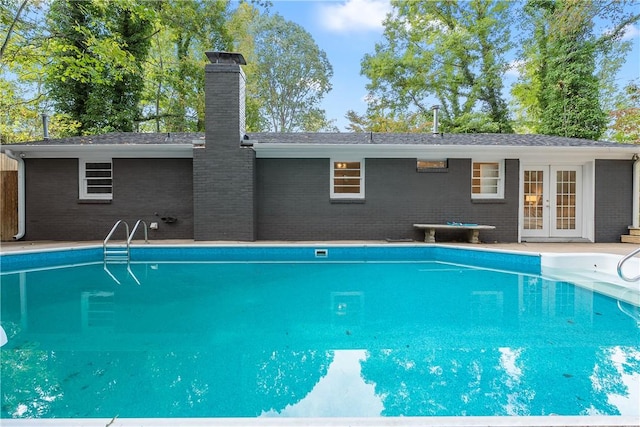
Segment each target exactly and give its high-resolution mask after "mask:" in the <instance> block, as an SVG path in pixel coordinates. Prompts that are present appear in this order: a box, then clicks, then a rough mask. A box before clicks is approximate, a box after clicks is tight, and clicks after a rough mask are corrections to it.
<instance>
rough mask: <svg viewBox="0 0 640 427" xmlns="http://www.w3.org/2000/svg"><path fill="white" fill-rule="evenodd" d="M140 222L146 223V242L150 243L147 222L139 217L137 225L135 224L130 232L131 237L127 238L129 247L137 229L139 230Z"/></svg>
mask: <svg viewBox="0 0 640 427" xmlns="http://www.w3.org/2000/svg"><path fill="white" fill-rule="evenodd" d="M140 223H142V224H143V225H144V242H145V243H149V233H148V232H147V223H146V222H144V221H143V220H141V219H139V220H138V221H136V225H134V226H133V230H132V231H131V234H129V238H128V239H127V247H128V246H129V245H130V244H131V241H132V240H133V236H134V234H136V230H138V226H139V225H140Z"/></svg>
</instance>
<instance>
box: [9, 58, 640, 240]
mask: <svg viewBox="0 0 640 427" xmlns="http://www.w3.org/2000/svg"><path fill="white" fill-rule="evenodd" d="M208 56H209V57H210V59H211V60H212V63H211V64H208V65H207V66H206V68H205V74H206V83H205V85H206V87H205V91H206V132H205V133H204V134H196V133H188V134H187V133H172V134H166V133H163V134H150V133H112V134H105V135H95V136H87V137H73V138H65V139H43V140H41V141H34V142H29V143H21V144H11V145H5V146H3V147H2V151H3V152H4V153H6V154H8V155H9V156H10V157H13V158H15V159H17V160H18V162H19V218H20V221H19V223H20V226H19V232H18V234H17V235H16V238H19V239H26V240H99V239H103V238H104V237H105V235H106V234H107V232H108V231H109V230H110V228H111V226H112V225H113V224H114V222H115V221H117V220H118V219H124V220H126V221H129V222H134V221H135V220H137V219H142V220H144V221H145V222H146V223H147V224H150V223H152V222H155V223H158V229H157V230H151V231H150V238H152V239H154V238H157V239H195V240H225V241H254V240H287V241H295V240H382V239H391V240H396V239H415V240H422V238H423V234H422V232H421V231H420V230H416V229H415V228H414V227H413V224H414V223H439V224H446V223H448V222H461V223H477V224H487V225H494V226H495V227H496V228H495V229H494V230H486V231H483V232H482V233H481V239H482V240H483V241H489V242H492V241H499V242H518V241H534V240H535V241H593V242H618V241H620V236H621V235H623V234H627V232H628V227H629V226H634V227H638V210H639V207H638V202H637V201H638V191H640V190H639V189H638V185H637V181H638V174H639V168H638V164H639V162H638V161H637V159H638V155H637V153H638V152H639V151H640V148H638V147H636V146H633V145H624V144H617V143H610V142H601V141H590V140H581V139H572V138H562V137H552V136H541V135H509V134H440V133H438V132H434V133H433V134H380V133H373V134H371V133H290V134H283V133H250V134H246V133H245V130H244V99H245V98H244V96H245V95H244V85H245V76H244V73H243V72H242V68H241V65H242V64H243V61H244V60H243V59H242V58H241V56H239V55H236V54H225V53H211V52H209V53H208ZM458 237H459V236H458V235H457V234H456V233H454V232H449V233H446V232H442V233H440V232H439V233H438V238H439V239H457V238H458Z"/></svg>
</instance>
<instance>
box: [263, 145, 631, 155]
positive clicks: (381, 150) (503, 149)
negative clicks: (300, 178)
mask: <svg viewBox="0 0 640 427" xmlns="http://www.w3.org/2000/svg"><path fill="white" fill-rule="evenodd" d="M253 149H254V150H255V152H256V157H257V158H330V157H336V156H353V157H360V158H433V159H446V158H478V159H481V158H505V159H508V158H536V157H540V158H547V159H548V158H558V157H571V158H572V159H577V158H581V159H582V158H585V159H596V158H597V159H631V158H632V157H633V155H634V154H640V147H638V146H633V145H629V146H628V147H627V146H620V147H597V146H506V145H420V144H405V145H400V144H313V143H308V144H305V143H295V144H287V143H260V142H254V144H253Z"/></svg>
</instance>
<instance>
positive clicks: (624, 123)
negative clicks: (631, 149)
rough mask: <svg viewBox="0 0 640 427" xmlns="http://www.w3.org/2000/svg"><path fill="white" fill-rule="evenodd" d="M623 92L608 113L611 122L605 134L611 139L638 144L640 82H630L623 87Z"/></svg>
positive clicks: (639, 130) (639, 139)
mask: <svg viewBox="0 0 640 427" xmlns="http://www.w3.org/2000/svg"><path fill="white" fill-rule="evenodd" d="M625 94H626V96H625V98H624V99H623V100H622V102H621V103H620V104H619V105H618V107H617V108H616V109H614V110H612V111H611V113H610V114H609V118H610V119H611V121H612V124H611V129H610V132H609V134H608V135H607V136H608V137H609V138H610V139H611V140H613V141H618V142H631V143H634V144H640V83H638V82H630V83H629V84H628V85H627V86H626V87H625Z"/></svg>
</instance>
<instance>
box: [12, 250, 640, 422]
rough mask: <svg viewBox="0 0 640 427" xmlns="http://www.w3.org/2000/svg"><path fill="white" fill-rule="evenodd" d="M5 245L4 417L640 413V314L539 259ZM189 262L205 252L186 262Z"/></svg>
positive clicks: (458, 253)
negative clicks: (106, 256)
mask: <svg viewBox="0 0 640 427" xmlns="http://www.w3.org/2000/svg"><path fill="white" fill-rule="evenodd" d="M101 257H102V253H101V248H91V249H83V250H73V251H53V252H49V253H27V254H17V255H4V256H2V258H1V259H0V260H1V266H2V271H3V273H2V276H1V278H2V284H1V297H2V300H1V304H2V305H1V308H2V312H1V318H0V320H1V324H2V327H3V329H4V330H5V331H6V333H7V336H8V342H7V344H6V345H4V346H3V347H2V348H1V350H0V351H1V356H2V362H1V369H2V370H1V378H2V410H1V416H2V418H5V419H8V418H97V417H100V418H112V417H114V416H116V415H117V416H118V417H120V418H158V417H162V418H167V417H168V418H203V417H211V418H228V417H240V418H255V417H301V418H310V417H398V416H403V417H417V416H418V417H419V416H430V417H434V416H435V417H437V416H447V417H450V416H513V415H516V416H547V415H564V416H585V415H623V416H631V417H637V416H640V410H639V409H638V405H637V399H638V397H639V396H640V332H639V331H640V329H639V327H638V324H637V322H636V321H635V319H634V318H633V317H632V316H629V314H628V313H629V312H634V310H636V311H637V307H634V306H632V305H630V304H629V302H626V301H618V300H616V299H614V298H611V297H609V296H606V295H602V294H600V293H598V292H595V291H593V290H591V289H587V288H585V287H580V286H574V285H572V284H571V283H568V282H564V281H556V280H549V279H545V278H544V277H543V276H541V275H540V257H539V256H537V255H524V254H514V253H507V252H488V251H479V250H460V249H455V248H443V247H437V246H432V247H426V246H409V245H407V246H402V245H400V246H375V247H374V246H372V247H304V246H300V247H215V248H211V247H179V248H178V247H140V248H135V249H134V251H133V252H132V263H131V264H130V265H129V266H127V265H123V264H119V265H118V264H111V265H108V266H107V268H106V269H105V266H104V265H103V263H102V262H101V261H100V260H101ZM186 260H188V261H186Z"/></svg>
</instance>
